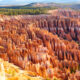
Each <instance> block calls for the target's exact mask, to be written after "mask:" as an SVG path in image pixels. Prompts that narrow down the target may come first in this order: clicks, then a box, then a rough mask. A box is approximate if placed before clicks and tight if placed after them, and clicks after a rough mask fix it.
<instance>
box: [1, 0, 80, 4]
mask: <svg viewBox="0 0 80 80" xmlns="http://www.w3.org/2000/svg"><path fill="white" fill-rule="evenodd" d="M33 2H55V3H80V0H0V5H25V4H29V3H33Z"/></svg>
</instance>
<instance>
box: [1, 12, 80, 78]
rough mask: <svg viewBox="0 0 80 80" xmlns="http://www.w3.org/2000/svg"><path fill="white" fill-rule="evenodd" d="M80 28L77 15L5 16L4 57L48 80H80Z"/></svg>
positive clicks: (2, 44)
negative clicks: (55, 79)
mask: <svg viewBox="0 0 80 80" xmlns="http://www.w3.org/2000/svg"><path fill="white" fill-rule="evenodd" d="M60 13H61V14H62V13H64V11H62V12H60ZM70 14H71V13H70ZM72 14H73V13H72ZM79 28H80V25H79V18H76V20H75V19H74V16H73V17H69V16H67V15H66V17H64V15H63V16H62V15H61V16H57V15H36V16H30V15H27V16H26V15H19V16H4V15H3V16H2V17H1V20H0V58H3V59H4V60H6V61H9V62H11V63H13V64H15V65H17V66H19V67H20V68H22V69H24V70H29V71H32V72H35V73H36V75H39V76H42V77H44V78H53V77H57V78H60V79H61V80H79V79H80V75H79V74H78V73H79V71H80V46H79V44H78V43H76V42H80V39H79V35H80V31H79Z"/></svg>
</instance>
